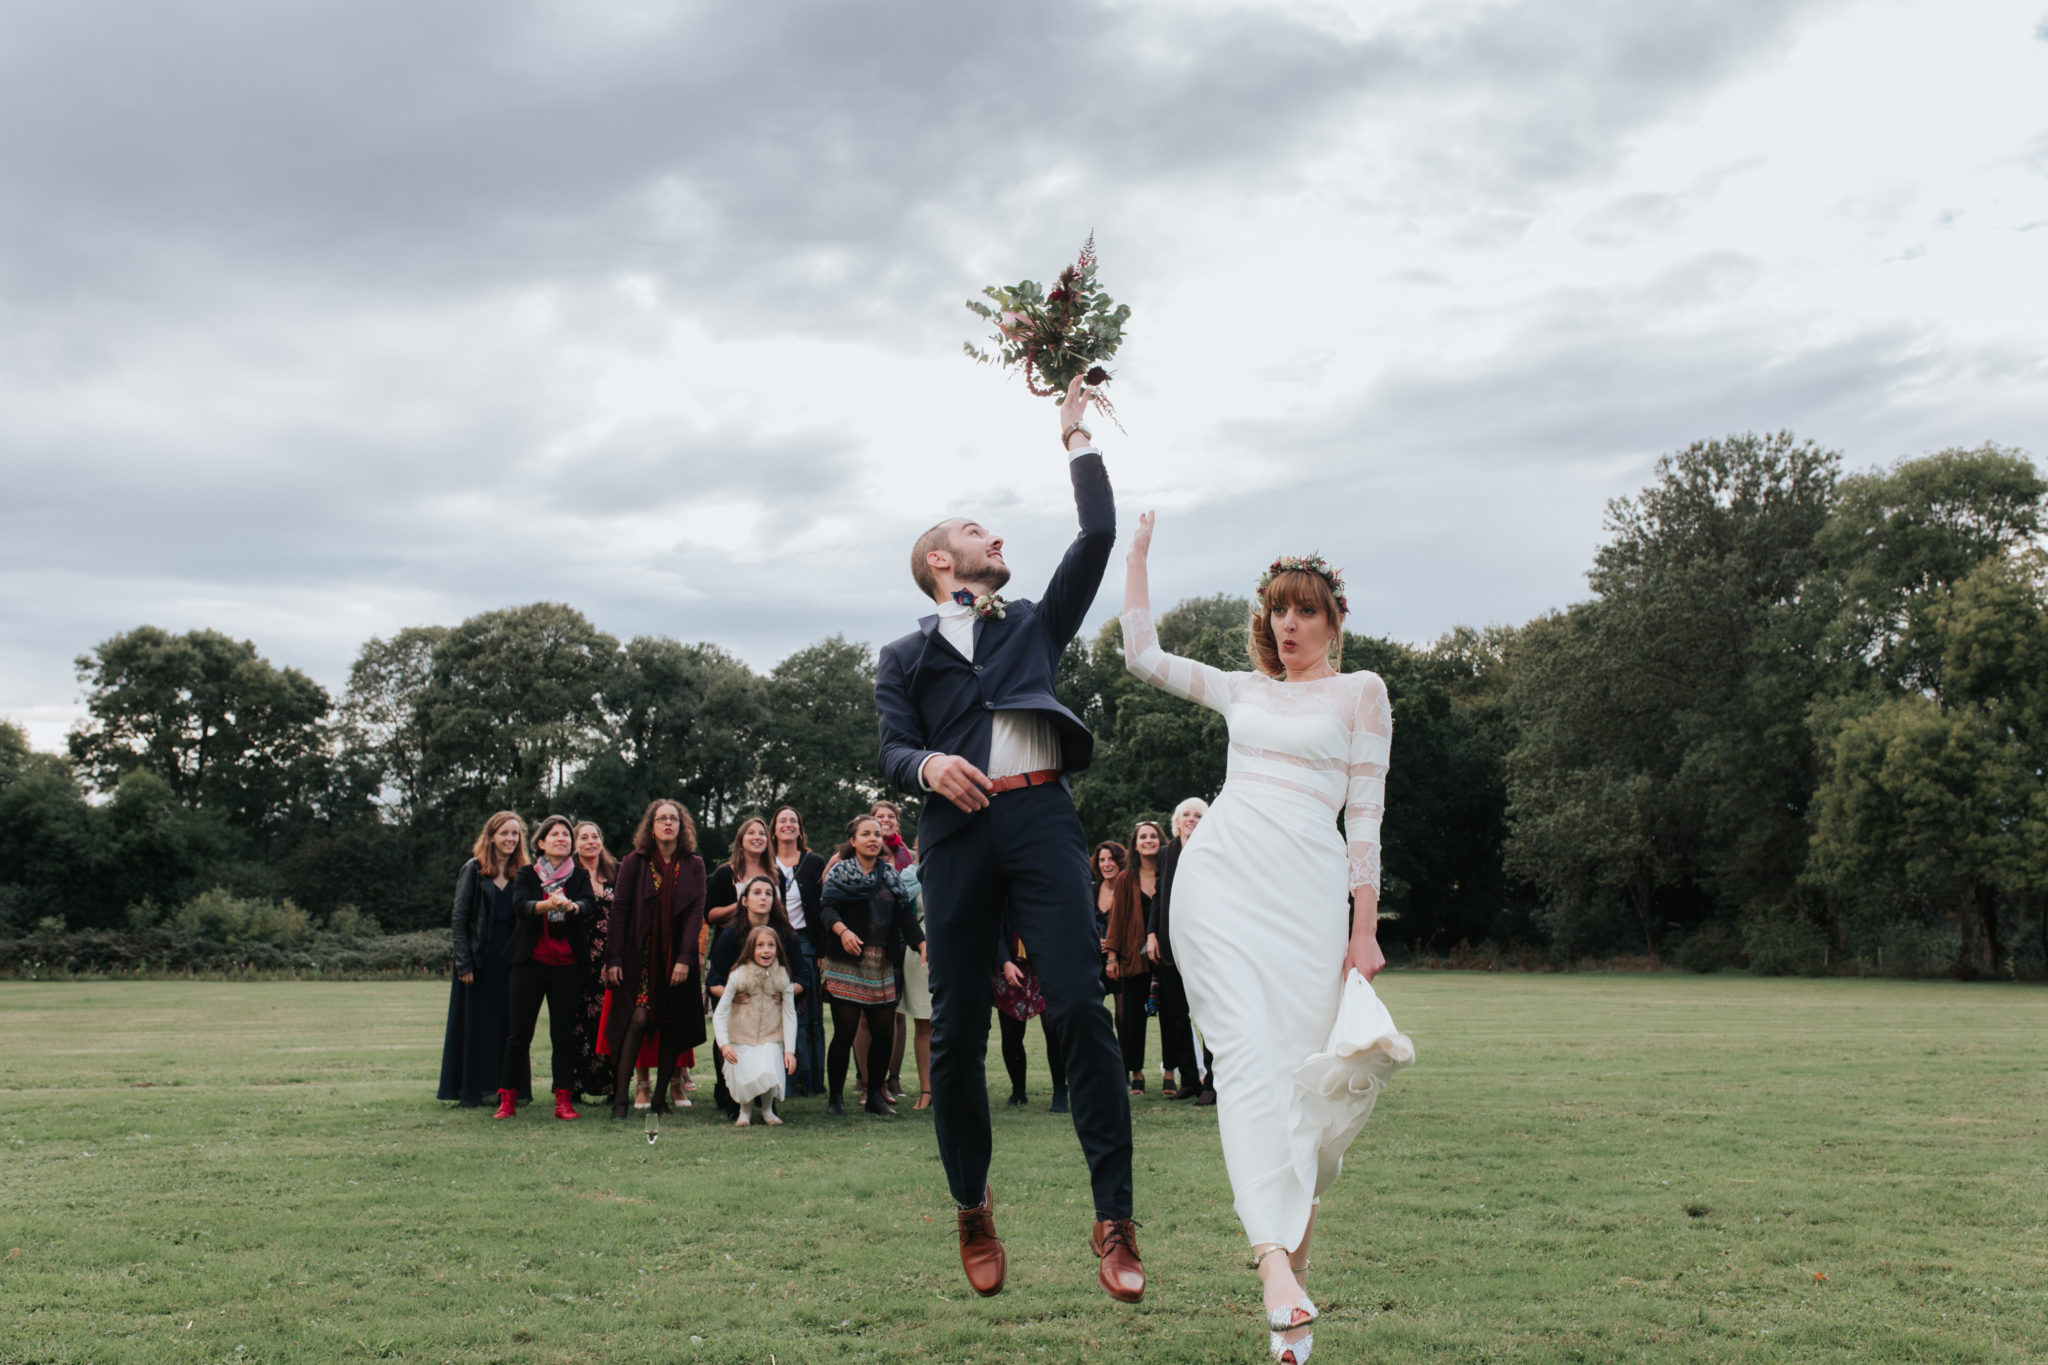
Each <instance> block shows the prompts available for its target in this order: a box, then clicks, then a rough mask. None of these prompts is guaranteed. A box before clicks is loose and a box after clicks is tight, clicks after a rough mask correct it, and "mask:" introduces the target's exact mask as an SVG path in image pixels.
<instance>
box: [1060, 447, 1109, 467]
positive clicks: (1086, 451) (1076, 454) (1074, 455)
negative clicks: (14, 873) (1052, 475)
mask: <svg viewBox="0 0 2048 1365" xmlns="http://www.w3.org/2000/svg"><path fill="white" fill-rule="evenodd" d="M1101 453H1102V452H1101V451H1099V450H1097V449H1096V448H1095V446H1094V443H1093V442H1090V443H1089V444H1088V445H1085V446H1082V447H1081V448H1080V449H1079V450H1070V451H1068V452H1067V462H1068V463H1069V464H1071V463H1073V462H1074V461H1075V460H1078V459H1080V458H1081V457H1082V456H1083V455H1100V454H1101Z"/></svg>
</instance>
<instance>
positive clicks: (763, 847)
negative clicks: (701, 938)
mask: <svg viewBox="0 0 2048 1365" xmlns="http://www.w3.org/2000/svg"><path fill="white" fill-rule="evenodd" d="M756 877H766V878H767V879H768V880H769V881H771V882H774V881H778V880H779V879H778V878H777V877H776V875H775V866H774V861H773V860H772V859H771V858H770V857H769V856H768V822H767V821H766V820H763V819H762V818H761V817H760V816H758V815H750V816H748V817H747V818H746V819H744V820H742V821H740V827H739V828H738V829H736V830H734V831H733V835H732V852H731V853H730V854H728V855H727V857H726V860H725V861H724V862H722V863H720V864H719V865H718V866H717V867H714V868H712V869H711V875H710V876H709V877H708V878H706V879H705V882H704V920H705V922H706V923H707V924H709V925H710V926H711V929H712V932H713V933H716V932H717V931H718V930H720V929H723V928H724V927H725V926H726V925H728V924H731V923H732V922H733V915H734V914H735V913H736V912H737V909H738V906H739V901H740V888H741V887H743V886H745V885H746V884H747V883H748V882H749V881H752V880H753V879H754V878H756Z"/></svg>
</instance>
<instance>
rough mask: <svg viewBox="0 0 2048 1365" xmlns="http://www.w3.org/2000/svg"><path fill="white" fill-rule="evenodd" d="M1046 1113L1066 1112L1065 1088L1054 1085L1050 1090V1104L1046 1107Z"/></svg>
mask: <svg viewBox="0 0 2048 1365" xmlns="http://www.w3.org/2000/svg"><path fill="white" fill-rule="evenodd" d="M1047 1112H1048V1113H1053V1114H1064V1113H1066V1112H1067V1088H1066V1087H1065V1086H1063V1085H1056V1086H1054V1087H1053V1088H1052V1104H1051V1105H1050V1106H1048V1108H1047Z"/></svg>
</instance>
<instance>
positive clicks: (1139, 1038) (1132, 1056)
mask: <svg viewBox="0 0 2048 1365" xmlns="http://www.w3.org/2000/svg"><path fill="white" fill-rule="evenodd" d="M1151 998H1152V973H1150V972H1136V973H1132V972H1125V973H1124V974H1123V975H1122V976H1119V977H1118V978H1117V979H1116V1040H1117V1043H1118V1045H1119V1046H1120V1047H1122V1049H1123V1054H1124V1070H1126V1071H1130V1072H1142V1071H1144V1069H1145V1020H1146V1019H1147V1018H1148V1016H1147V1015H1146V1013H1145V1002H1146V1001H1147V1000H1150V999H1151Z"/></svg>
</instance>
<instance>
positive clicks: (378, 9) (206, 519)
mask: <svg viewBox="0 0 2048 1365" xmlns="http://www.w3.org/2000/svg"><path fill="white" fill-rule="evenodd" d="M1090 229H1093V230H1094V232H1095V234H1096V239H1097V243H1098V247H1099V250H1100V255H1101V260H1102V280H1103V283H1104V284H1105V286H1106V287H1107V288H1108V289H1109V290H1110V292H1112V293H1113V294H1114V295H1115V296H1116V297H1117V298H1118V299H1119V300H1120V301H1122V302H1126V303H1128V304H1130V305H1131V308H1132V310H1133V315H1132V319H1131V323H1130V325H1129V327H1128V329H1127V340H1126V343H1125V348H1124V353H1123V356H1122V367H1121V373H1120V377H1119V379H1118V381H1117V384H1116V389H1115V396H1116V399H1117V403H1118V407H1119V410H1120V412H1121V415H1122V418H1123V422H1124V425H1125V426H1126V427H1127V428H1128V433H1127V434H1123V433H1118V432H1117V431H1115V430H1114V429H1113V428H1109V427H1108V426H1107V424H1106V423H1098V428H1099V434H1100V438H1101V444H1102V445H1103V446H1104V448H1105V450H1106V453H1107V458H1108V462H1109V468H1110V472H1111V475H1112V478H1113V479H1114V481H1115V484H1116V488H1117V493H1118V499H1119V520H1120V521H1121V523H1122V524H1123V526H1124V527H1125V528H1126V530H1128V528H1129V526H1130V524H1131V522H1132V520H1133V518H1134V517H1135V515H1136V513H1137V512H1138V511H1139V510H1141V509H1143V508H1144V507H1147V506H1151V507H1156V508H1158V509H1159V510H1160V512H1161V518H1160V526H1159V531H1158V536H1157V540H1156V542H1155V546H1154V555H1153V559H1154V578H1153V582H1154V594H1155V598H1156V599H1157V600H1159V601H1161V602H1170V601H1173V600H1175V599H1177V598H1180V597H1182V596H1187V595H1192V594H1208V593H1216V592H1242V591H1245V590H1246V589H1247V587H1248V585H1249V582H1250V579H1251V578H1252V576H1253V575H1254V573H1255V572H1256V571H1257V569H1258V567H1259V566H1260V565H1261V564H1262V563H1264V562H1265V560H1267V559H1268V558H1270V557H1271V556H1272V555H1273V554H1275V553H1278V552H1284V551H1294V552H1300V551H1306V550H1309V549H1321V550H1322V551H1324V552H1325V553H1326V554H1328V555H1329V556H1330V557H1331V558H1332V559H1333V560H1335V561H1336V562H1338V563H1340V564H1343V565H1345V566H1346V567H1347V568H1348V569H1349V573H1350V579H1351V601H1352V603H1353V616H1352V622H1351V624H1352V626H1353V627H1354V628H1355V629H1363V630H1365V631H1368V632H1371V633H1377V634H1386V635H1391V636H1394V637H1396V638H1399V639H1404V640H1409V641H1414V642H1425V641H1428V640H1430V639H1432V638H1434V637H1435V636H1437V635H1438V634H1440V633H1441V632H1442V631H1444V630H1446V629H1448V628H1449V627H1451V626H1454V625H1457V624H1460V623H1468V624H1474V625H1482V624H1486V623H1488V622H1507V623H1518V622H1521V621H1524V620H1526V619H1528V618H1529V617H1530V616H1532V615H1535V614H1537V613H1539V612H1542V611H1544V610H1547V609H1549V608H1552V607H1557V606H1562V605H1565V604H1567V603H1569V602H1571V601H1573V600H1576V599H1577V598H1579V597H1581V596H1583V595H1584V593H1585V586H1584V580H1583V573H1584V570H1585V568H1586V567H1587V565H1588V563H1589V562H1590V556H1591V554H1592V551H1593V549H1594V547H1595V546H1596V545H1597V544H1598V543H1599V541H1600V539H1601V534H1602V516H1603V505H1604V503H1605V500H1606V499H1608V498H1609V497H1612V496H1615V495H1618V494H1625V493H1628V492H1631V491H1633V490H1634V489H1636V488H1638V487H1640V486H1641V485H1642V484H1643V483H1644V481H1645V480H1646V479H1647V477H1648V476H1649V474H1650V470H1651V466H1652V464H1653V462H1654V461H1655V459H1656V457H1657V456H1658V455H1659V454H1661V453H1664V452H1666V451H1670V450H1673V449H1677V448H1680V447H1683V446H1684V445H1686V444H1688V443H1689V442H1691V441H1693V440H1697V439H1700V438H1704V437H1711V436H1716V435H1724V434H1729V433H1734V432H1741V431H1750V430H1771V429H1778V428H1789V429H1791V430H1793V431H1794V432H1796V433H1798V434H1799V435H1802V436H1806V437H1810V438H1812V439H1814V440H1816V441H1819V442H1821V443H1822V444H1824V445H1828V446H1831V447H1833V448H1836V449H1839V450H1840V451H1842V452H1843V454H1844V455H1845V457H1846V458H1847V460H1848V462H1849V463H1850V464H1851V466H1868V465H1873V464H1879V463H1888V462H1890V461H1892V460H1894V459H1896V458H1898V457H1900V456H1902V455H1913V454H1920V453H1924V452H1927V451H1931V450H1935V449H1939V448H1941V447H1944V446H1949V445H1975V444H1977V443H1979V442H1982V441H1986V440H1994V441H1997V442H2000V443H2002V444H2008V445H2017V446H2020V447H2022V448H2024V449H2026V450H2028V451H2029V452H2030V453H2032V454H2034V455H2035V457H2036V458H2037V459H2041V458H2042V457H2043V453H2044V451H2048V362H2044V356H2048V348H2044V341H2048V335H2044V333H2048V308H2044V306H2043V305H2044V302H2048V0H2030V2H2029V3H2026V4H2011V3H2003V0H1944V2H1942V3H1933V2H1932V0H1930V2H1928V3H1887V2H1884V0H1875V2H1866V3H1807V2H1803V0H1671V2H1666V3H1648V2H1646V0H1526V2H1521V0H1493V2H1491V3H1465V2H1464V0H1429V2H1428V3H1389V4H1370V3H1355V4H1322V3H1309V2H1304V3H1271V4H1250V3H1233V2H1232V0H1152V2H1150V3H1148V2H1146V0H1124V2H1121V3H1107V4H1102V5H1090V4H1085V3H1077V2H1075V0H1054V2H1053V3H1037V4H1029V5H982V4H960V3H940V2H939V0H932V2H931V3H924V4H916V3H887V2H886V0H870V3H867V4H862V5H848V4H844V3H834V2H833V0H813V2H812V3H777V4H768V5H751V6H749V5H734V4H716V5H713V4H687V5H686V4H665V3H656V2H655V0H574V2H573V3H560V4H533V3H521V2H520V0H473V2H471V3H462V2H460V0H456V2H453V3H449V2H445V0H444V2H443V3H437V4H431V5H422V4H418V3H414V2H413V0H405V2H404V3H400V2H399V0H352V3H348V4H341V3H324V2H323V0H264V3H254V2H253V0H252V2H251V3H246V4H227V3H211V2H209V0H152V3H150V4H148V5H143V6H136V5H113V4H106V3H96V2H95V0H8V3H6V4H4V5H0V469H4V474H5V488H6V496H7V512H8V515H7V519H6V520H7V534H6V535H5V537H4V540H0V575H4V578H5V588H6V591H5V593H4V594H0V640H4V644H5V648H4V654H0V716H5V717H8V718H12V719H14V720H17V721H20V722H23V723H26V724H27V725H28V726H29V727H30V731H31V734H32V736H33V738H34V739H35V741H36V742H37V743H38V744H39V745H41V746H43V747H56V746H58V745H59V744H61V742H62V736H63V733H64V731H65V729H66V728H67V727H68V726H69V725H70V724H71V723H72V722H73V720H74V719H75V717H76V715H77V714H78V709H77V701H78V685H77V682H76V679H75V677H74V675H73V672H72V667H71V660H72V658H73V657H74V656H75V655H77V654H79V653H81V652H83V651H85V650H87V649H90V648H91V647H92V646H93V645H94V644H96V643H97V642H99V641H101V640H103V639H105V638H106V637H107V636H109V635H111V634H113V633H115V632H117V631H121V630H124V629H127V628H129V627H132V626H135V625H138V624H142V623H145V622H147V623H152V624H155V625H158V626H162V627H165V628H167V629H171V630H184V629H188V628H193V627H201V626H210V627H215V628H218V629H221V630H225V631H228V632H231V633H233V634H235V635H237V636H242V637H247V638H250V639H253V640H254V641H255V642H256V644H257V646H258V648H259V649H261V650H262V651H263V653H264V654H265V655H266V656H267V657H269V658H271V659H272V660H274V661H277V662H280V663H289V664H294V665H297V666H298V667H301V668H303V669H305V670H307V671H308V672H310V673H311V674H313V675H314V676H315V677H316V678H318V679H320V680H321V681H322V682H324V683H326V684H327V685H328V686H329V687H331V688H334V689H335V690H337V691H338V690H339V688H340V686H341V684H342V683H343V682H344V680H345V678H346V675H347V670H348V665H349V662H350V660H351V659H352V658H353V657H354V654H355V651H356V649H357V647H358V646H359V645H360V644H361V642H362V641H363V640H365V639H366V638H368V637H370V636H372V635H377V634H387V633H389V632H391V631H393V630H396V629H398V628H400V627H403V626H407V625H414V624H424V623H432V622H441V623H452V622H455V621H458V620H460V619H462V618H463V617H464V616H467V615H469V614H471V613H474V612H477V611H480V610H485V609H489V608H493V607H500V606H505V605H510V604H515V603H523V602H529V601H534V600H537V599H552V600H560V601H567V602H570V603H572V604H574V605H575V606H577V607H579V608H580V609H582V610H583V611H584V612H585V613H586V614H587V615H588V616H589V617H590V618H591V619H592V620H593V621H594V622H595V623H596V624H597V625H598V626H599V627H601V628H602V629H605V630H608V631H611V632H613V633H614V634H616V635H618V636H619V637H621V638H622V639H623V638H626V637H629V636H632V635H637V634H664V635H671V636H675V637H677V638H680V639H683V640H699V639H708V640H714V641H717V642H719V643H721V644H723V645H725V646H727V647H728V648H730V649H732V650H734V651H735V652H737V653H738V654H740V655H741V656H742V657H744V658H746V659H747V660H748V661H749V662H751V663H753V664H754V665H756V666H757V667H763V668H765V667H767V666H769V665H771V664H773V663H774V662H775V660H777V659H778V658H780V657H782V656H783V655H784V654H786V653H787V652H789V651H790V650H791V649H793V648H796V647H798V646H801V645H803V644H806V643H809V642H811V641H813V640H816V639H819V638H821V637H823V636H825V635H828V634H832V633H834V632H839V633H844V634H845V635H847V636H848V637H849V638H852V639H856V640H862V641H866V642H869V643H871V644H876V645H879V644H880V643H882V642H883V641H885V640H887V639H889V638H891V637H892V636H894V635H896V634H899V633H901V632H902V631H904V630H906V629H908V628H910V623H911V621H912V619H913V618H914V617H915V616H917V615H918V614H919V613H920V609H921V606H922V604H921V603H920V602H919V600H918V598H917V596H916V593H915V589H914V588H913V587H912V585H911V582H910V579H909V575H908V571H907V547H908V544H909V542H910V540H911V539H912V537H913V536H914V535H915V534H916V533H917V532H918V531H919V530H921V529H923V528H924V527H925V526H926V525H929V524H930V523H931V522H933V521H935V520H937V519H939V518H940V517H941V516H945V515H949V514H953V513H968V514H973V515H977V516H979V517H980V518H981V519H982V520H984V521H986V522H987V523H988V524H990V525H991V526H992V527H993V528H994V529H995V530H997V531H998V532H1001V533H1003V534H1005V535H1006V536H1008V537H1009V539H1010V541H1011V548H1010V554H1009V558H1010V560H1011V563H1012V564H1013V566H1015V568H1016V570H1017V575H1018V581H1017V583H1016V585H1015V588H1014V589H1013V595H1030V594H1031V593H1032V592H1033V591H1035V589H1036V586H1037V584H1038V583H1039V582H1040V581H1041V580H1042V577H1043V575H1044V574H1045V573H1046V572H1047V571H1048V570H1049V569H1050V568H1051V565H1052V563H1053V561H1054V559H1055V558H1056V556H1057V555H1058V553H1059V552H1060V550H1061V548H1062V547H1063V546H1064V544H1065V542H1066V541H1067V539H1068V538H1069V537H1070V536H1071V535H1072V533H1073V508H1072V497H1071V493H1070V492H1069V490H1068V487H1067V482H1066V478H1065V471H1064V467H1063V461H1062V459H1061V457H1060V455H1059V453H1058V449H1057V432H1056V419H1055V416H1054V413H1053V410H1052V407H1051V404H1050V403H1049V402H1046V401H1041V400H1036V399H1032V398H1030V397H1029V396H1028V395H1026V394H1025V392H1024V390H1023V387H1022V385H1021V384H1020V383H1018V382H1017V381H1015V380H1014V379H1013V378H1012V377H1010V376H1007V375H1004V374H1002V373H1000V372H998V371H996V370H994V369H989V368H981V367H977V366H974V365H972V364H971V363H969V362H968V361H967V360H966V358H965V357H964V356H962V354H961V353H960V343H961V342H962V341H963V340H967V339H978V333H979V327H980V324H979V322H978V320H977V319H976V318H974V317H973V316H972V315H971V314H969V313H968V312H967V311H966V310H965V309H964V308H963V307H962V306H961V304H962V301H963V300H965V299H966V298H968V297H970V296H972V295H974V294H976V293H977V292H978V290H979V289H980V287H981V286H982V285H984V284H988V283H993V282H997V281H1005V282H1007V281H1014V280H1016V279H1018V278H1021V277H1026V276H1029V277H1032V278H1037V279H1041V280H1043V279H1047V278H1049V277H1050V276H1051V275H1053V274H1054V273H1055V272H1056V271H1057V270H1058V268H1059V267H1060V265H1061V264H1062V263H1063V262H1064V261H1066V260H1068V259H1070V258H1071V257H1072V255H1073V254H1074V251H1075V249H1076V248H1077V247H1078V246H1079V244H1080V242H1081V240H1082V238H1083V237H1085V236H1086V235H1087V233H1088V232H1089V230H1090ZM1120 565H1121V559H1120V557H1119V559H1118V561H1117V564H1116V566H1115V567H1113V569H1112V573H1111V577H1110V579H1109V581H1108V582H1107V583H1106V585H1105V587H1104V590H1103V593H1102V595H1101V596H1100V597H1099V598H1098V599H1097V601H1096V609H1095V619H1096V620H1103V619H1107V618H1108V617H1109V616H1110V615H1111V614H1112V613H1113V612H1114V611H1115V610H1116V609H1117V604H1118V600H1119V597H1120V593H1121V584H1120Z"/></svg>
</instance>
